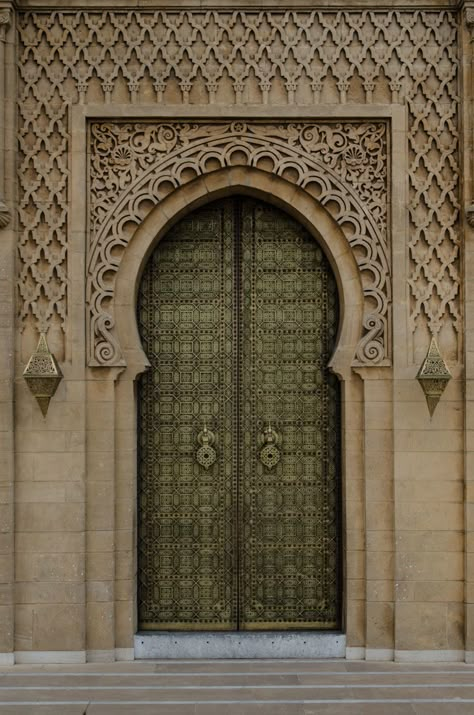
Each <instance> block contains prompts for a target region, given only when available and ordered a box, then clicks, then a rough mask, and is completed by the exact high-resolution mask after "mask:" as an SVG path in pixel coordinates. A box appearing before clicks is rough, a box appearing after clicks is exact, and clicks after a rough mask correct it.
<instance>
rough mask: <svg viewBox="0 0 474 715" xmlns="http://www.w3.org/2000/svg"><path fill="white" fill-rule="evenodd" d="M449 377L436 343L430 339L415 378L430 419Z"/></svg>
mask: <svg viewBox="0 0 474 715" xmlns="http://www.w3.org/2000/svg"><path fill="white" fill-rule="evenodd" d="M451 377H452V375H451V373H450V372H449V370H448V367H447V365H446V363H445V362H444V360H443V356H442V355H441V353H440V351H439V347H438V343H437V342H436V340H435V338H431V343H430V347H429V348H428V352H427V354H426V357H425V359H424V361H423V364H422V366H421V367H420V369H419V371H418V375H417V376H416V379H417V380H418V382H419V383H420V385H421V387H422V390H423V392H424V393H425V397H426V402H427V405H428V409H429V411H430V416H431V417H432V416H433V412H434V411H435V409H436V405H437V404H438V402H439V401H440V398H441V395H442V394H443V392H444V390H445V389H446V385H447V384H448V382H449V381H450V379H451Z"/></svg>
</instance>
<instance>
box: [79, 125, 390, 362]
mask: <svg viewBox="0 0 474 715" xmlns="http://www.w3.org/2000/svg"><path fill="white" fill-rule="evenodd" d="M386 133H387V127H386V124H385V122H372V121H370V122H344V123H341V122H334V123H328V122H325V123H314V122H312V123H310V124H303V123H298V124H295V123H289V122H287V123H279V124H275V125H272V124H266V123H261V122H242V121H238V122H217V123H213V124H208V123H206V122H204V123H193V124H183V123H166V124H161V123H158V124H156V123H145V122H141V123H139V122H135V123H120V122H113V123H112V122H100V123H93V124H92V125H91V146H90V156H91V161H90V227H91V228H90V231H91V236H90V246H89V255H88V262H87V300H88V303H89V307H90V316H89V321H90V322H89V345H90V354H89V359H90V363H89V364H91V365H114V364H115V365H116V364H118V363H119V362H120V359H121V354H120V346H119V345H118V343H117V339H116V336H115V335H114V330H113V327H114V315H113V294H114V277H115V273H116V271H117V270H118V267H119V265H120V261H121V257H122V254H123V250H124V248H125V247H126V245H127V242H128V240H129V238H130V237H131V236H132V235H133V230H134V228H135V227H137V226H138V225H139V224H140V222H141V221H142V218H143V216H144V214H146V213H147V212H148V211H149V210H150V205H152V204H157V203H158V202H159V201H160V199H161V198H163V197H164V196H166V195H167V194H168V193H169V191H170V189H173V188H175V187H178V186H180V185H182V184H183V183H186V182H187V181H189V180H190V179H192V178H194V177H196V176H199V175H201V174H204V173H206V172H208V171H212V170H214V169H216V168H221V167H225V166H231V165H233V164H236V163H238V164H242V165H247V166H252V167H256V168H260V169H262V170H264V171H269V172H272V173H276V174H278V175H280V176H283V177H284V178H286V179H288V180H289V181H291V182H293V183H295V184H297V185H298V186H301V187H303V188H304V189H305V190H306V191H308V192H309V193H311V194H313V195H314V196H316V197H317V198H318V200H319V201H320V203H321V204H322V205H323V206H325V207H327V209H328V211H329V212H330V213H331V214H332V215H333V217H334V219H335V220H336V221H337V222H338V223H339V225H340V226H341V228H342V230H343V232H344V233H345V234H346V236H347V240H348V242H349V244H350V246H351V247H352V248H353V251H354V255H355V257H356V260H357V263H358V265H359V269H360V272H361V278H362V284H363V288H364V293H365V298H366V305H365V315H364V321H363V330H362V326H361V332H362V336H361V340H360V343H359V345H358V347H357V351H356V359H355V364H358V365H364V364H381V363H385V364H386V363H387V362H388V359H389V339H390V314H389V306H390V297H391V295H390V294H391V290H390V267H389V261H390V248H389V246H388V245H387V137H386ZM143 207H144V208H143Z"/></svg>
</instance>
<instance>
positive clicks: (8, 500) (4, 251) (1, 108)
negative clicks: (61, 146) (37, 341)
mask: <svg viewBox="0 0 474 715" xmlns="http://www.w3.org/2000/svg"><path fill="white" fill-rule="evenodd" d="M14 26H15V18H14V13H13V9H12V6H11V4H10V3H8V4H4V3H2V5H1V6H0V344H1V346H2V348H1V350H0V665H8V664H11V663H13V662H14V655H13V651H14V645H13V630H14V624H13V621H14V601H13V598H14V591H13V588H14V552H13V548H14V533H13V529H14V519H13V481H14V433H13V424H14V422H13V404H14V402H13V401H14V393H13V385H14V344H15V343H14V340H15V338H14V336H15V239H16V233H15V222H14V221H13V220H12V211H11V208H12V207H13V206H14V203H15V184H16V181H15V158H14V155H13V152H14V148H15V134H16V132H15V129H16V127H15V117H16V114H15V108H16V79H15V78H16V70H15V65H14V63H15V27H14ZM7 147H8V150H6V148H7Z"/></svg>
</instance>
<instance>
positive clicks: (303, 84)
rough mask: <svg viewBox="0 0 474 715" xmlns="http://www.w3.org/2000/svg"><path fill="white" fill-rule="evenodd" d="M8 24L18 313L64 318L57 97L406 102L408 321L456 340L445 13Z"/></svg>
mask: <svg viewBox="0 0 474 715" xmlns="http://www.w3.org/2000/svg"><path fill="white" fill-rule="evenodd" d="M19 32H20V38H21V48H20V75H21V90H20V91H21V95H20V96H21V100H20V102H21V103H20V113H21V120H22V121H21V127H20V146H21V153H22V165H21V170H20V175H21V186H22V194H23V196H22V200H21V206H22V209H21V213H20V221H21V225H22V229H23V233H22V236H23V237H22V242H21V246H20V255H21V260H22V263H23V270H22V273H21V280H20V294H21V298H22V310H21V314H22V319H23V320H27V319H28V317H30V318H33V319H34V322H35V324H36V323H37V324H38V325H39V327H40V328H41V329H43V328H46V326H47V325H48V323H49V321H50V320H51V319H52V318H53V317H55V318H56V319H57V320H58V321H59V322H60V323H61V325H62V327H63V329H65V326H66V320H67V279H66V274H67V268H66V266H67V235H66V225H67V185H68V184H67V180H68V174H67V150H68V144H69V139H68V119H67V106H68V105H70V104H74V103H76V102H79V103H81V104H83V103H94V104H96V103H99V104H106V105H109V104H111V103H119V104H128V103H130V104H132V105H137V104H143V103H150V102H153V103H155V102H156V103H157V107H159V106H163V105H164V104H171V105H177V104H181V103H182V104H184V105H189V104H192V105H201V104H204V105H208V106H209V105H215V106H216V111H217V108H218V107H219V105H220V104H223V103H228V104H235V106H236V108H237V107H245V106H248V105H252V104H263V105H274V106H281V107H282V108H283V107H284V106H285V105H286V106H294V105H297V106H300V105H313V106H318V105H320V104H321V103H322V104H328V105H333V104H335V105H338V104H346V103H357V104H363V103H367V104H372V103H377V104H379V103H382V104H390V103H395V104H397V103H404V104H406V106H407V109H408V117H409V129H408V146H409V167H408V173H409V181H410V238H409V253H410V273H409V278H408V281H409V286H410V305H409V315H410V326H411V330H412V332H416V331H417V329H418V328H419V327H421V326H427V327H428V328H429V330H430V331H431V332H432V333H433V334H434V335H437V334H438V333H439V331H440V330H441V328H442V326H443V325H446V326H447V327H446V330H451V331H452V332H454V335H453V336H452V337H453V339H454V336H456V338H458V337H459V316H460V309H459V265H458V258H459V256H458V253H459V251H458V249H459V226H458V214H459V197H458V183H457V182H458V176H459V160H458V148H459V147H458V145H459V130H458V126H457V123H458V120H457V117H458V103H459V84H458V58H457V54H456V33H457V16H456V14H455V13H450V12H446V11H442V12H428V11H426V12H419V11H417V12H411V11H410V12H397V11H391V12H388V13H387V12H375V11H370V12H368V11H364V12H342V11H338V12H314V11H313V12H292V11H286V12H268V11H267V12H243V11H242V12H216V11H206V12H169V11H167V12H165V11H163V12H154V13H150V12H135V11H132V12H104V13H94V12H90V13H85V12H77V13H63V12H56V13H51V14H36V13H26V14H24V15H21V17H20V25H19ZM238 113H239V114H241V110H240V109H239V110H238ZM424 334H425V333H424V331H423V335H424Z"/></svg>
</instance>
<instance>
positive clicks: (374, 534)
mask: <svg viewBox="0 0 474 715" xmlns="http://www.w3.org/2000/svg"><path fill="white" fill-rule="evenodd" d="M357 372H358V373H359V374H360V376H361V377H362V379H363V380H364V432H363V439H364V449H363V453H364V477H365V520H366V552H365V559H366V563H365V572H366V651H365V656H366V659H367V660H392V659H393V651H394V639H393V638H394V583H393V580H394V570H393V569H394V563H393V559H394V502H393V432H392V429H393V405H392V371H391V369H390V368H383V367H379V368H377V367H371V368H360V369H358V370H357Z"/></svg>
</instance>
